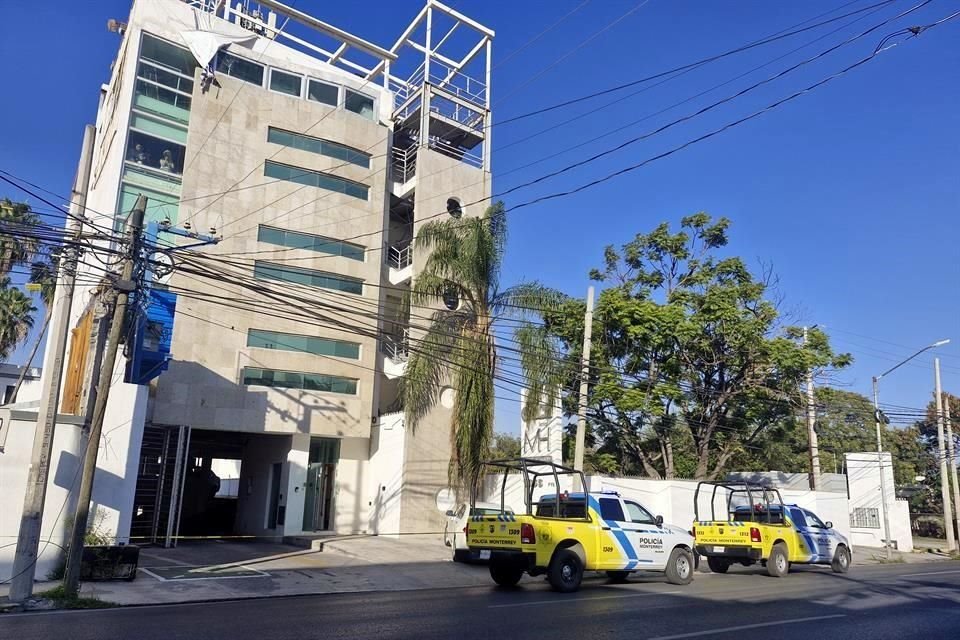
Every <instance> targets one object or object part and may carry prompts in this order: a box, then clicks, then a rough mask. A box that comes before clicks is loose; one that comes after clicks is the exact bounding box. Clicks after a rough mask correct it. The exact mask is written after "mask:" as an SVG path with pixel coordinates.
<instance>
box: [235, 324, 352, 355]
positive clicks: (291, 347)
mask: <svg viewBox="0 0 960 640" xmlns="http://www.w3.org/2000/svg"><path fill="white" fill-rule="evenodd" d="M247 346H248V347H257V348H260V349H277V350H280V351H300V352H302V353H310V354H313V355H319V356H336V357H339V358H350V359H352V360H358V359H359V358H360V345H359V344H357V343H356V342H346V341H344V340H334V339H332V338H320V337H316V336H302V335H296V334H292V333H277V332H276V331H266V330H262V329H250V331H249V332H248V333H247Z"/></svg>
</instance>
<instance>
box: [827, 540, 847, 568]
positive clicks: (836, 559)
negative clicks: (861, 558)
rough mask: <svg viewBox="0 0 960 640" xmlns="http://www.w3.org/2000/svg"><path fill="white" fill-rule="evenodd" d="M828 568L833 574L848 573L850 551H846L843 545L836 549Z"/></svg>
mask: <svg viewBox="0 0 960 640" xmlns="http://www.w3.org/2000/svg"><path fill="white" fill-rule="evenodd" d="M830 568H831V569H833V572H834V573H846V572H847V571H849V570H850V549H847V548H846V547H845V546H843V545H840V546H839V547H837V552H836V553H835V554H833V562H831V563H830Z"/></svg>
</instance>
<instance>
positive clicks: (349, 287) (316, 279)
mask: <svg viewBox="0 0 960 640" xmlns="http://www.w3.org/2000/svg"><path fill="white" fill-rule="evenodd" d="M253 277H254V278H257V279H258V280H280V281H282V282H293V283H296V284H304V285H307V286H311V287H320V288H322V289H331V290H334V291H343V292H345V293H355V294H357V295H361V294H363V280H357V279H356V278H348V277H346V276H338V275H334V274H332V273H325V272H323V271H315V270H313V269H303V268H301V267H291V266H287V265H279V264H274V263H271V262H264V261H262V260H257V261H256V262H255V263H254V266H253Z"/></svg>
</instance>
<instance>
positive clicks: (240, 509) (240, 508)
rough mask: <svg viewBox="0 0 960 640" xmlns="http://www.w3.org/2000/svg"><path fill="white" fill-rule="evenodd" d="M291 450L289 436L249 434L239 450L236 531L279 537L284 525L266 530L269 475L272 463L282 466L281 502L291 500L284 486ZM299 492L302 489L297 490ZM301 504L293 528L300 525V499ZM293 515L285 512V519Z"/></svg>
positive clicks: (288, 469)
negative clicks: (238, 491)
mask: <svg viewBox="0 0 960 640" xmlns="http://www.w3.org/2000/svg"><path fill="white" fill-rule="evenodd" d="M290 449H291V438H290V436H279V435H269V436H268V435H256V436H250V440H249V441H248V443H247V446H246V447H244V450H243V460H242V461H241V463H240V495H239V497H238V503H237V520H236V531H237V533H238V534H240V535H248V536H264V537H283V535H285V533H286V526H283V527H280V526H278V527H277V528H276V529H268V528H267V524H268V516H269V506H270V496H271V492H272V486H271V478H272V473H273V464H274V463H280V464H282V465H283V470H282V472H281V477H280V483H281V487H283V488H284V490H282V491H281V494H282V495H281V500H280V504H281V505H286V504H288V503H290V502H291V501H290V500H289V499H288V498H289V495H288V492H287V491H286V488H287V487H288V486H289V479H290V465H289V464H287V458H288V454H289V452H290ZM301 492H302V490H301ZM299 502H300V505H301V512H300V520H301V521H300V522H294V523H292V524H293V525H295V526H296V530H297V531H298V532H299V529H300V528H301V526H302V524H303V523H302V518H303V512H302V508H303V500H302V499H301V500H299ZM294 515H295V514H290V513H288V514H287V515H286V518H285V522H291V519H292V517H293V516H294Z"/></svg>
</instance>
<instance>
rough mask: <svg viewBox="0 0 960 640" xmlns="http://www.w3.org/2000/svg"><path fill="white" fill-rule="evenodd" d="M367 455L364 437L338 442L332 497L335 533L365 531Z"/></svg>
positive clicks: (367, 486)
mask: <svg viewBox="0 0 960 640" xmlns="http://www.w3.org/2000/svg"><path fill="white" fill-rule="evenodd" d="M369 455H370V440H369V439H368V438H343V439H341V440H340V460H339V461H338V462H337V477H336V488H335V490H334V491H335V493H334V497H333V508H334V529H335V530H336V532H337V533H339V534H350V533H367V532H368V531H369V527H370V524H369V523H370V516H369V510H370V500H369V494H368V492H369V480H368V478H367V476H368V473H369V465H368V462H367V458H368V456H369Z"/></svg>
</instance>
